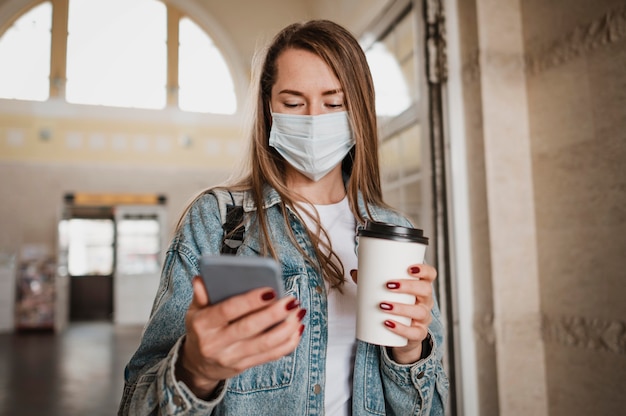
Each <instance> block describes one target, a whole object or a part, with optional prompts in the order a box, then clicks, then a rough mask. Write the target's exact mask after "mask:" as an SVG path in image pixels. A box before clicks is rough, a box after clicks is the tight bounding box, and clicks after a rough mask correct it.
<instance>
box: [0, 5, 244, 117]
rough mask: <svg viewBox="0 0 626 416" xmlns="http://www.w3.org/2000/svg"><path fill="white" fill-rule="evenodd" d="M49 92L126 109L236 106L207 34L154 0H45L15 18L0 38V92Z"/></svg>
mask: <svg viewBox="0 0 626 416" xmlns="http://www.w3.org/2000/svg"><path fill="white" fill-rule="evenodd" d="M173 21H175V24H172V22H173ZM51 33H52V35H51ZM55 36H56V38H55ZM168 39H176V40H179V41H178V42H176V41H174V42H171V41H170V42H168ZM172 48H177V50H176V51H174V52H173V51H172V50H171V49H172ZM65 57H67V59H65ZM168 72H171V73H172V74H174V75H173V76H172V75H171V74H169V73H168ZM176 74H178V76H176ZM49 96H52V97H58V98H61V99H65V100H66V101H67V102H69V103H73V104H91V105H105V106H115V107H128V108H130V107H134V108H146V109H163V108H165V107H167V106H176V105H178V106H179V108H180V109H181V110H183V111H193V112H203V113H220V114H234V113H235V112H236V109H237V97H236V92H235V87H234V81H233V77H232V75H231V71H230V69H229V67H228V65H227V63H226V60H225V59H224V56H223V55H222V53H221V52H220V50H219V49H218V47H217V46H216V45H215V43H214V42H213V40H212V39H211V37H210V36H209V35H208V34H207V33H206V32H205V31H204V30H203V29H202V28H200V26H198V25H197V24H196V23H195V22H194V21H193V20H191V19H190V18H189V17H186V16H185V15H184V14H183V13H181V12H180V11H179V10H176V9H175V8H173V6H171V5H167V4H165V3H162V2H161V1H159V0H51V1H46V2H43V3H41V4H39V5H37V6H35V7H34V8H32V9H30V10H29V11H27V12H26V13H24V14H23V15H22V16H21V17H19V18H18V19H17V20H16V21H15V23H14V24H13V25H12V26H11V27H10V28H9V29H8V30H7V31H6V32H5V33H3V34H2V35H1V36H0V98H5V99H20V100H38V101H45V100H47V99H48V98H49Z"/></svg>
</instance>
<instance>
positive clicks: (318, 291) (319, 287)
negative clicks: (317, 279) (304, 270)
mask: <svg viewBox="0 0 626 416" xmlns="http://www.w3.org/2000/svg"><path fill="white" fill-rule="evenodd" d="M315 291H316V292H317V293H319V294H322V292H323V291H324V289H322V287H321V286H315Z"/></svg>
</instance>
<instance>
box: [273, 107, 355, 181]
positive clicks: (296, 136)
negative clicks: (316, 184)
mask: <svg viewBox="0 0 626 416" xmlns="http://www.w3.org/2000/svg"><path fill="white" fill-rule="evenodd" d="M269 145H270V146H272V147H273V148H274V149H276V151H278V153H280V155H281V156H282V157H284V158H285V160H286V161H287V162H288V163H289V164H290V165H291V166H293V167H294V168H295V169H297V170H298V171H300V172H301V173H302V174H303V175H305V176H306V177H308V178H309V179H311V180H313V181H318V180H320V179H321V178H323V177H324V176H326V174H328V172H330V171H331V170H332V169H333V168H334V167H335V166H337V165H338V164H339V163H341V161H342V160H343V158H344V157H346V155H347V154H348V152H349V151H350V149H352V146H354V137H352V130H351V129H350V122H349V120H348V113H347V112H346V111H342V112H337V113H329V114H321V115H317V116H307V115H296V114H281V113H272V128H271V130H270V141H269Z"/></svg>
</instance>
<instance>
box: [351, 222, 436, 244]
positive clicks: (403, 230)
mask: <svg viewBox="0 0 626 416" xmlns="http://www.w3.org/2000/svg"><path fill="white" fill-rule="evenodd" d="M358 235H359V236H360V237H372V238H382V239H385V240H393V241H405V242H409V243H420V244H424V245H428V237H424V231H423V230H420V229H419V228H410V227H403V226H401V225H394V224H387V223H384V222H378V221H367V222H366V223H365V227H364V228H361V229H360V230H359V232H358Z"/></svg>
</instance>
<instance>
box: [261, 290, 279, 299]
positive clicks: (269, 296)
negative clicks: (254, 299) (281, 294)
mask: <svg viewBox="0 0 626 416" xmlns="http://www.w3.org/2000/svg"><path fill="white" fill-rule="evenodd" d="M275 297H276V292H274V291H273V290H268V291H267V292H263V294H262V295H261V299H263V300H266V301H267V300H272V299H274V298H275Z"/></svg>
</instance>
